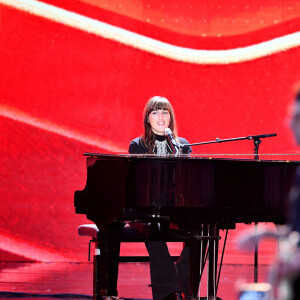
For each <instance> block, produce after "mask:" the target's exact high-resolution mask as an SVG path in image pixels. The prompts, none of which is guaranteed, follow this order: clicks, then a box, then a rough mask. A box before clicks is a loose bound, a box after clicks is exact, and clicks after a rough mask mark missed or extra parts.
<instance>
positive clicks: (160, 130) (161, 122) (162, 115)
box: [149, 109, 171, 135]
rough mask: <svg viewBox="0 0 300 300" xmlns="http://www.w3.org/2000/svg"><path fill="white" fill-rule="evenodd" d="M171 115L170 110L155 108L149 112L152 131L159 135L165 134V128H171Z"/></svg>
mask: <svg viewBox="0 0 300 300" xmlns="http://www.w3.org/2000/svg"><path fill="white" fill-rule="evenodd" d="M170 120H171V116H170V113H169V111H168V110H166V109H158V110H153V111H151V113H150V114H149V123H150V126H151V128H152V131H153V132H154V133H155V134H157V135H165V129H166V128H169V125H170Z"/></svg>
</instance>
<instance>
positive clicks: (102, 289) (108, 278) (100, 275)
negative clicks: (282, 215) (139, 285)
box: [93, 222, 124, 300]
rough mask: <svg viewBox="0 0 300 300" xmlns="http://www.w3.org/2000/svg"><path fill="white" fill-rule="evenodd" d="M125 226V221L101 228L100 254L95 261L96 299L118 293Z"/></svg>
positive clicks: (99, 299) (100, 299)
mask: <svg viewBox="0 0 300 300" xmlns="http://www.w3.org/2000/svg"><path fill="white" fill-rule="evenodd" d="M123 227H124V224H123V223H120V222H114V223H111V224H110V225H109V226H108V227H107V228H106V229H100V230H99V243H98V248H99V250H100V255H96V257H95V261H94V263H95V266H94V272H95V274H94V293H93V294H94V300H102V299H103V297H104V296H117V295H118V291H117V281H118V270H119V255H120V244H121V237H122V229H123Z"/></svg>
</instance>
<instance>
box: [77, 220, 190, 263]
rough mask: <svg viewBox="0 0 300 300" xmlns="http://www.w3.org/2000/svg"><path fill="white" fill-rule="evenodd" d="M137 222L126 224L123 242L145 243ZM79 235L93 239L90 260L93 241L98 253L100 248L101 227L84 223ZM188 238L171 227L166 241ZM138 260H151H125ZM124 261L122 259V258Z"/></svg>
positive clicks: (80, 227) (133, 258)
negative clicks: (137, 227)
mask: <svg viewBox="0 0 300 300" xmlns="http://www.w3.org/2000/svg"><path fill="white" fill-rule="evenodd" d="M135 225H136V223H135V224H132V226H130V225H129V224H126V225H125V226H124V228H123V231H122V238H121V242H124V243H144V242H145V239H144V236H143V234H142V233H141V232H140V231H139V230H137V229H136V228H134V227H136V226H135ZM78 235H80V236H88V237H91V240H90V241H89V250H88V251H89V252H88V260H89V261H90V250H91V243H95V244H96V254H99V253H97V251H98V250H99V249H98V247H97V243H98V242H99V229H98V227H97V225H96V224H83V225H80V226H79V227H78ZM186 239H187V235H186V234H184V233H181V232H180V231H178V230H177V229H170V235H169V236H168V237H167V238H166V242H182V243H184V242H185V241H186ZM130 258H131V259H132V261H138V260H139V258H140V259H141V261H149V259H148V257H143V256H141V257H134V256H133V257H126V258H125V259H124V261H131V260H130ZM174 259H177V257H174ZM120 261H122V259H120Z"/></svg>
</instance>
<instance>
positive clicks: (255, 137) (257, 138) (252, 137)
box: [180, 133, 277, 159]
mask: <svg viewBox="0 0 300 300" xmlns="http://www.w3.org/2000/svg"><path fill="white" fill-rule="evenodd" d="M273 136H277V133H269V134H258V135H248V136H245V137H238V138H231V139H223V140H221V139H219V138H216V140H215V141H209V142H202V143H193V144H184V145H180V148H183V147H187V146H199V145H207V144H215V143H225V142H235V141H241V140H253V143H254V149H253V150H254V152H253V153H254V154H255V158H256V159H258V147H259V145H260V143H261V142H262V141H261V140H260V139H262V138H267V137H273Z"/></svg>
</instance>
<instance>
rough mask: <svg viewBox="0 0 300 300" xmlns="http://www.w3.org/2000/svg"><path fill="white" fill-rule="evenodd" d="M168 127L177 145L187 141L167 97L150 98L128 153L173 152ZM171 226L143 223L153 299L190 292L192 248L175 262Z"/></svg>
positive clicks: (165, 299)
mask: <svg viewBox="0 0 300 300" xmlns="http://www.w3.org/2000/svg"><path fill="white" fill-rule="evenodd" d="M166 128H169V129H170V130H171V133H172V135H173V138H174V139H175V140H176V142H177V143H178V144H181V145H183V144H188V141H187V140H186V139H184V138H181V137H178V136H177V132H176V121H175V114H174V110H173V108H172V105H171V103H170V102H169V101H168V100H167V99H166V98H163V97H160V96H155V97H153V98H151V99H150V100H149V101H148V103H147V104H146V106H145V109H144V133H143V135H142V136H141V137H138V138H135V139H134V140H133V141H131V143H130V145H129V153H130V154H146V153H148V154H157V155H166V154H172V153H174V145H172V143H170V139H168V138H167V137H166V136H165V129H166ZM179 151H180V153H183V154H188V153H191V152H192V149H191V147H189V146H186V147H183V148H181V147H180V149H179ZM132 225H133V226H134V224H132ZM168 226H169V224H167V223H166V224H161V223H151V224H145V225H144V234H145V244H146V248H147V251H148V253H149V261H150V274H151V286H152V294H153V299H154V300H173V299H174V300H176V299H184V298H185V295H186V296H188V295H189V283H190V280H189V277H190V273H189V260H190V259H189V247H188V246H185V247H184V248H183V250H182V253H181V255H180V258H179V260H178V262H176V263H175V264H174V262H173V259H172V257H171V256H170V254H169V250H168V247H167V244H166V242H164V241H163V238H161V236H162V235H163V231H164V230H168V228H165V227H168Z"/></svg>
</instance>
